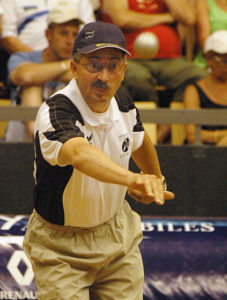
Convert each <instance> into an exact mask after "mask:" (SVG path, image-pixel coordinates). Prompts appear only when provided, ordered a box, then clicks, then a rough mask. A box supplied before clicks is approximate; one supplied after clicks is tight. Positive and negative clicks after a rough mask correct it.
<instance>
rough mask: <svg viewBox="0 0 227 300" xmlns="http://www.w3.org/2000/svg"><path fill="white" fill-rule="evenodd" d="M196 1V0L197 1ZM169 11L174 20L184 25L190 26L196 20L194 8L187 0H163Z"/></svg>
mask: <svg viewBox="0 0 227 300" xmlns="http://www.w3.org/2000/svg"><path fill="white" fill-rule="evenodd" d="M199 1H200V0H199ZM199 1H197V2H199ZM164 2H165V3H166V6H167V7H168V9H169V12H170V13H171V15H172V16H173V18H174V19H175V21H177V22H179V23H182V24H183V25H186V26H192V25H194V24H195V22H196V9H195V7H194V6H193V5H192V4H191V3H190V2H189V1H187V0H174V1H173V0H164Z"/></svg>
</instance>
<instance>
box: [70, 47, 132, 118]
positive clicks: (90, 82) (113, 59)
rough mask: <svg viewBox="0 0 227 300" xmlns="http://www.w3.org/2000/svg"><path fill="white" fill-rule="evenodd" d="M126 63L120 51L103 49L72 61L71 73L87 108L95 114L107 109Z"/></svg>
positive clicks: (122, 75) (121, 78)
mask: <svg viewBox="0 0 227 300" xmlns="http://www.w3.org/2000/svg"><path fill="white" fill-rule="evenodd" d="M126 66H127V63H126V62H125V59H124V57H123V54H122V51H121V50H118V49H115V48H105V49H100V50H96V51H94V52H92V53H89V54H86V55H82V57H81V58H80V61H79V62H75V61H72V65H71V67H72V72H73V75H74V78H75V79H76V80H77V84H78V87H79V89H80V92H81V94H82V95H83V97H84V100H85V101H86V102H87V104H88V106H89V107H90V108H91V109H92V110H93V111H95V112H104V111H106V110H107V109H108V107H109V103H110V101H111V98H112V97H113V96H114V95H115V93H116V91H117V90H118V88H119V86H120V84H121V82H122V80H123V78H124V73H125V69H126Z"/></svg>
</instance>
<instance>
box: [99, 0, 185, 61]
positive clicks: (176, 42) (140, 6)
mask: <svg viewBox="0 0 227 300" xmlns="http://www.w3.org/2000/svg"><path fill="white" fill-rule="evenodd" d="M112 1H114V0H112ZM101 2H102V1H101ZM128 6H129V9H130V10H133V11H136V12H141V13H144V14H157V13H165V12H167V8H166V6H165V3H164V2H163V0H128ZM103 21H105V22H110V23H112V20H111V18H110V16H108V15H105V14H103ZM147 31H149V32H152V33H154V34H156V36H157V37H158V40H159V50H158V53H157V55H156V56H155V58H176V57H179V56H181V55H182V52H181V41H180V38H179V35H178V33H177V31H176V29H175V27H173V26H171V25H170V24H161V25H156V26H151V27H148V28H144V29H142V30H132V31H129V30H123V32H124V35H125V39H126V44H127V50H128V51H129V52H131V54H132V57H136V54H135V53H134V51H133V44H134V41H135V39H136V37H137V36H138V35H139V34H140V33H141V32H147Z"/></svg>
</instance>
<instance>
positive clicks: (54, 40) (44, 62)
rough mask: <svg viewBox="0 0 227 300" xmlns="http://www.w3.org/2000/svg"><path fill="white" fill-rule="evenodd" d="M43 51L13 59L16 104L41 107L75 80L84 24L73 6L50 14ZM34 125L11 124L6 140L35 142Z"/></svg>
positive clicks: (63, 6)
mask: <svg viewBox="0 0 227 300" xmlns="http://www.w3.org/2000/svg"><path fill="white" fill-rule="evenodd" d="M47 24H48V28H47V30H46V37H47V40H48V43H49V45H48V47H47V48H46V49H44V50H43V51H32V52H17V53H15V54H13V55H12V56H11V57H10V60H9V63H8V73H9V77H10V82H11V84H12V88H11V95H10V98H11V99H12V100H13V102H14V103H15V104H20V105H23V106H40V105H41V104H42V102H43V97H44V98H46V97H48V96H49V95H50V94H52V93H53V92H54V91H56V90H57V89H60V88H62V87H63V86H65V85H66V84H67V83H68V82H69V81H70V80H71V79H72V72H71V70H70V59H71V54H72V48H73V43H74V40H75V37H76V35H77V33H78V32H79V27H80V25H81V24H82V21H81V20H80V19H79V18H78V11H77V10H76V9H75V8H74V7H72V6H71V5H70V4H69V3H68V4H65V3H63V4H62V3H61V2H60V3H59V4H58V5H57V6H55V8H54V9H53V10H52V11H51V12H50V13H49V14H48V17H47ZM33 132H34V122H33V121H31V122H26V123H25V124H23V123H22V122H13V121H11V122H10V123H9V126H8V129H7V132H6V135H5V139H6V141H10V142H29V141H33V135H34V134H33Z"/></svg>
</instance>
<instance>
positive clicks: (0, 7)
mask: <svg viewBox="0 0 227 300" xmlns="http://www.w3.org/2000/svg"><path fill="white" fill-rule="evenodd" d="M2 15H3V9H2V1H0V36H1V35H2Z"/></svg>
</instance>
